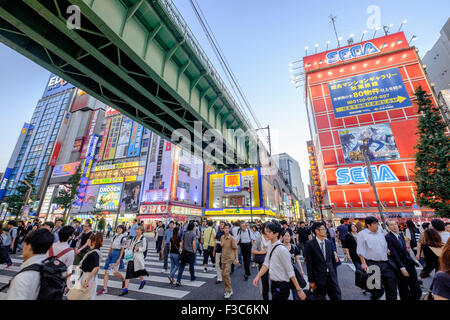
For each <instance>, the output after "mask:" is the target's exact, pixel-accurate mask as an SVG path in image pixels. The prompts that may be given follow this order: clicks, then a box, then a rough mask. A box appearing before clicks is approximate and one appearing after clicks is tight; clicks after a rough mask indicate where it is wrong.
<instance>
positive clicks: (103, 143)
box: [97, 118, 112, 162]
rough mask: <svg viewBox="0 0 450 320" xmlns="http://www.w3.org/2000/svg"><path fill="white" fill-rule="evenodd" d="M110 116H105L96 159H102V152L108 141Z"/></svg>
mask: <svg viewBox="0 0 450 320" xmlns="http://www.w3.org/2000/svg"><path fill="white" fill-rule="evenodd" d="M111 120H112V119H111V118H106V123H105V129H104V130H103V137H102V142H101V144H100V149H99V151H98V156H97V161H98V162H101V161H103V153H104V152H105V148H106V144H107V142H108V136H109V128H110V127H111Z"/></svg>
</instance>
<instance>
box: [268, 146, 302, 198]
mask: <svg viewBox="0 0 450 320" xmlns="http://www.w3.org/2000/svg"><path fill="white" fill-rule="evenodd" d="M272 158H273V160H274V161H275V163H276V164H277V166H278V168H279V169H280V171H281V173H282V174H283V177H284V179H285V180H286V181H287V182H288V184H289V185H290V186H291V188H292V191H293V193H294V194H295V196H296V197H297V198H298V200H301V201H304V200H305V187H304V185H303V181H302V173H301V171H300V166H299V164H298V162H297V161H296V160H295V159H294V158H292V157H291V156H290V155H288V154H287V153H281V154H276V155H274V156H273V157H272Z"/></svg>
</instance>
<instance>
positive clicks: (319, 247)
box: [305, 222, 342, 300]
mask: <svg viewBox="0 0 450 320" xmlns="http://www.w3.org/2000/svg"><path fill="white" fill-rule="evenodd" d="M312 232H313V234H315V238H314V239H312V240H309V241H308V242H306V245H305V260H306V268H307V271H308V281H309V287H310V288H311V289H313V290H315V292H316V294H317V295H319V296H322V297H323V298H324V299H325V295H328V297H329V298H330V300H342V298H341V289H340V288H339V284H338V279H337V274H336V271H335V268H334V266H333V259H335V258H336V257H335V256H334V253H333V247H332V244H331V241H330V240H328V239H327V228H326V226H325V224H324V223H323V222H315V223H314V224H313V226H312Z"/></svg>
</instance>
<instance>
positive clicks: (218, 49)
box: [190, 0, 261, 128]
mask: <svg viewBox="0 0 450 320" xmlns="http://www.w3.org/2000/svg"><path fill="white" fill-rule="evenodd" d="M194 2H195V3H194ZM190 3H191V6H192V8H193V10H194V13H195V15H196V17H197V19H198V21H199V22H200V25H201V27H202V29H203V31H204V32H205V34H206V37H207V39H208V41H209V43H210V44H211V47H212V49H213V51H214V54H215V55H216V57H217V58H218V60H219V63H220V65H221V67H222V69H223V71H224V73H225V76H226V77H227V79H228V81H229V82H230V84H231V87H232V90H233V92H234V94H235V95H236V98H237V99H238V100H239V102H240V103H242V101H243V104H244V105H245V106H246V108H247V110H248V111H249V112H250V114H251V116H252V119H253V121H254V122H255V124H256V126H257V128H260V127H261V124H260V122H259V120H258V118H257V117H256V114H255V113H254V111H253V109H252V107H251V106H250V103H249V102H248V100H247V98H246V96H245V94H244V92H243V90H242V87H241V86H240V84H239V82H238V81H237V79H236V76H235V75H234V73H233V71H232V70H231V67H230V64H229V63H228V61H227V59H226V57H225V54H224V53H223V51H222V49H221V47H220V45H219V43H218V41H217V39H216V37H215V36H214V33H213V31H212V29H211V27H210V26H209V24H208V21H207V19H206V17H205V15H204V14H203V12H202V10H201V8H200V6H199V4H198V3H197V1H196V0H190Z"/></svg>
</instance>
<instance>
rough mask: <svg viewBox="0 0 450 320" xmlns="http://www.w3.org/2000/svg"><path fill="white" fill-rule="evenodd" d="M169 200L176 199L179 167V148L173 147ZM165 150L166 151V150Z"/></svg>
mask: <svg viewBox="0 0 450 320" xmlns="http://www.w3.org/2000/svg"><path fill="white" fill-rule="evenodd" d="M174 149H175V150H174V153H173V167H172V179H171V184H170V199H176V198H177V185H178V168H179V166H180V147H178V146H174ZM166 150H167V149H166Z"/></svg>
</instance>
